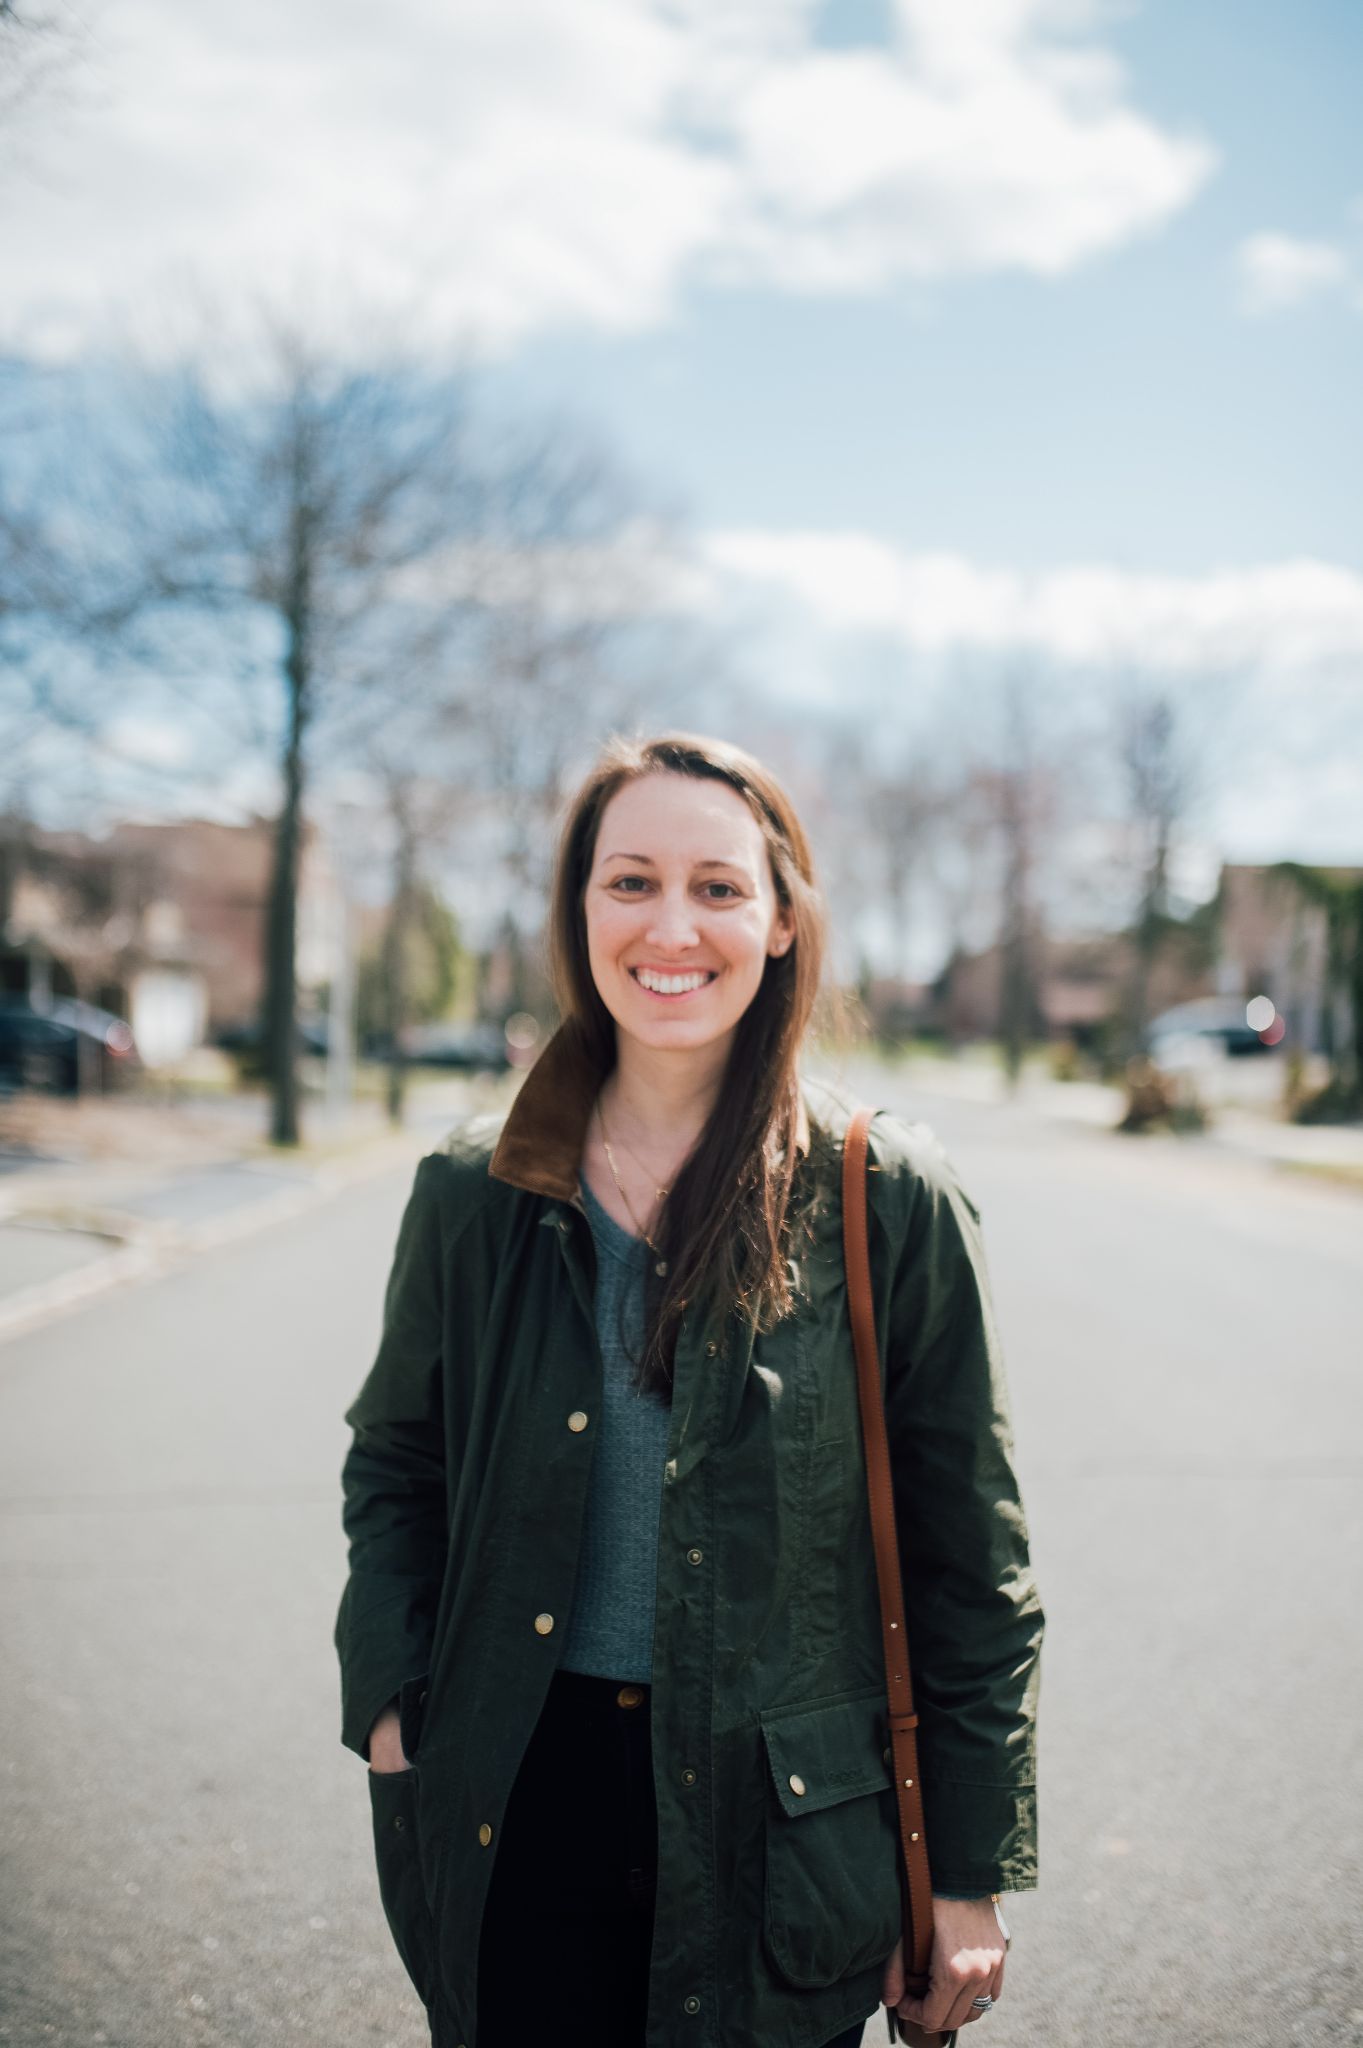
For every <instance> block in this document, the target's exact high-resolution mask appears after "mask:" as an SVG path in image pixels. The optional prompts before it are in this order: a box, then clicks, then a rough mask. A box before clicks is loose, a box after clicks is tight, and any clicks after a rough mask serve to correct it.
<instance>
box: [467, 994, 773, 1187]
mask: <svg viewBox="0 0 1363 2048" xmlns="http://www.w3.org/2000/svg"><path fill="white" fill-rule="evenodd" d="M604 1079H605V1075H604V1073H601V1072H598V1071H597V1069H596V1068H595V1066H594V1065H593V1063H592V1062H591V1060H590V1059H589V1058H588V1056H587V1054H586V1051H585V1050H584V1048H583V1045H582V1041H581V1039H580V1037H579V1035H578V1033H577V1032H576V1031H575V1030H574V1029H573V1028H572V1027H571V1025H568V1024H560V1026H559V1028H558V1030H557V1031H555V1033H554V1034H553V1036H552V1038H550V1040H549V1042H548V1044H547V1045H546V1046H545V1048H544V1051H543V1052H542V1053H541V1054H540V1056H539V1058H538V1059H537V1060H536V1062H535V1064H534V1066H533V1067H532V1068H531V1069H530V1072H529V1073H528V1074H527V1075H526V1077H525V1079H524V1081H522V1083H521V1086H520V1091H519V1093H518V1094H517V1096H516V1099H515V1101H514V1102H513V1103H512V1105H511V1108H510V1109H509V1111H508V1112H507V1117H506V1122H505V1123H504V1124H503V1126H502V1130H501V1135H500V1137H499V1138H498V1140H497V1143H496V1146H495V1148H494V1150H493V1154H492V1158H491V1160H490V1161H489V1163H488V1172H489V1173H490V1174H491V1175H492V1176H493V1177H494V1179H496V1180H505V1181H510V1183H511V1185H512V1186H513V1187H517V1188H528V1189H529V1190H530V1192H531V1193H532V1194H537V1195H552V1196H553V1197H554V1199H555V1200H556V1201H560V1202H571V1201H573V1200H574V1199H575V1198H576V1196H577V1180H578V1169H579V1167H580V1165H581V1163H582V1148H583V1145H584V1143H585V1142H586V1136H587V1122H588V1119H589V1118H590V1116H591V1113H592V1105H593V1103H594V1102H595V1101H596V1097H597V1092H598V1090H599V1089H600V1086H601V1083H602V1081H603V1080H604ZM809 1143H810V1139H809V1117H808V1115H807V1113H806V1110H805V1105H804V1097H803V1092H802V1093H801V1097H800V1108H799V1119H798V1123H797V1126H796V1132H795V1150H796V1153H797V1155H798V1154H800V1153H804V1152H808V1150H809Z"/></svg>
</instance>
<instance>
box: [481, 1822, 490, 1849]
mask: <svg viewBox="0 0 1363 2048" xmlns="http://www.w3.org/2000/svg"><path fill="white" fill-rule="evenodd" d="M478 1839H479V1841H480V1842H481V1843H482V1845H483V1847H484V1848H485V1849H486V1847H487V1845H488V1843H489V1842H490V1841H491V1840H492V1829H491V1828H490V1827H489V1826H488V1824H487V1822H486V1821H484V1822H483V1825H482V1826H481V1827H480V1828H479V1830H478Z"/></svg>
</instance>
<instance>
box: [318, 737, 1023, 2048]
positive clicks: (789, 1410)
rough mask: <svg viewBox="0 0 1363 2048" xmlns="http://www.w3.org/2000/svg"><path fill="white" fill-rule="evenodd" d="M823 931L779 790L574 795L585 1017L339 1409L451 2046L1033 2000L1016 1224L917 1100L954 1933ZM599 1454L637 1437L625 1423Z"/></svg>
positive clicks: (914, 1331)
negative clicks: (917, 1936) (1012, 1989)
mask: <svg viewBox="0 0 1363 2048" xmlns="http://www.w3.org/2000/svg"><path fill="white" fill-rule="evenodd" d="M823 936H824V933H823V919H822V911H821V907H820V902H819V897H818V893H817V889H816V885H815V880H814V872H813V865H812V861H811V858H810V851H809V847H808V844H807V841H806V838H805V834H804V831H803V829H802V827H801V825H800V822H799V820H798V818H797V816H796V814H795V811H794V809H793V807H792V805H791V802H790V799H789V797H788V796H787V795H786V794H785V792H784V791H783V790H782V789H781V788H780V786H779V784H778V783H777V782H776V781H775V779H774V778H773V777H772V776H771V775H770V774H768V773H767V772H766V771H765V770H764V769H763V768H762V767H761V766H760V765H759V764H758V763H757V762H756V761H755V760H753V759H752V758H751V757H750V756H749V755H747V754H745V753H743V752H741V751H740V750H739V749H737V748H734V747H730V746H727V745H723V744H720V743H718V742H715V741H710V740H706V739H701V738H697V737H695V736H692V735H673V736H671V737H668V738H664V739H659V740H653V741H649V742H647V743H643V742H634V741H625V740H616V741H613V742H612V743H611V744H610V745H609V746H608V747H607V748H606V750H605V752H604V754H603V755H602V757H601V759H600V760H599V761H598V763H597V765H596V766H595V768H594V769H593V771H592V772H591V774H590V775H589V776H588V777H587V779H586V781H585V783H584V784H583V786H582V788H581V789H580V790H579V792H578V794H577V796H576V799H575V800H574V802H573V804H572V805H571V807H570V811H569V815H568V819H567V823H566V826H565V829H564V832H563V837H562V841H561V844H560V848H559V859H558V867H557V874H556V880H555V886H554V895H553V904H552V914H551V943H552V953H553V963H554V968H555V974H556V980H557V984H558V990H559V996H560V1001H561V1006H562V1009H563V1014H564V1022H563V1024H562V1025H561V1026H560V1028H559V1030H558V1031H557V1032H556V1033H555V1035H554V1036H553V1038H552V1039H551V1040H550V1042H549V1044H548V1045H547V1046H546V1048H545V1050H544V1052H543V1054H542V1055H541V1057H540V1059H539V1061H538V1062H537V1064H536V1065H535V1067H534V1068H533V1069H532V1071H531V1072H530V1074H529V1075H528V1076H527V1078H526V1080H525V1082H524V1083H523V1085H522V1087H521V1090H520V1092H519V1094H518V1095H517V1097H516V1099H515V1102H514V1103H513V1105H512V1108H511V1110H510V1112H509V1114H508V1115H507V1117H506V1119H505V1121H504V1123H503V1124H502V1126H501V1127H500V1129H498V1128H495V1127H494V1128H488V1127H485V1126H484V1125H483V1124H482V1123H481V1122H479V1121H470V1122H468V1123H466V1124H465V1125H464V1126H463V1127H461V1128H460V1129H458V1130H457V1131H456V1132H455V1133H454V1134H453V1135H452V1136H451V1137H450V1138H449V1140H448V1141H447V1142H446V1144H445V1146H444V1147H443V1148H442V1149H441V1150H440V1151H438V1152H434V1153H432V1154H430V1155H429V1156H428V1157H427V1158H425V1159H423V1160H422V1162H421V1164H420V1166H419V1167H418V1169H417V1174H416V1180H415V1184H414V1187H413V1190H412V1194H411V1197H410V1200H409V1202H408V1205H407V1210H406V1213H405V1215H404V1218H403V1222H402V1226H401V1230H400V1233H399V1238H398V1245H397V1251H396V1255H395V1259H394V1263H393V1267H392V1272H391V1276H390V1279H389V1283H388V1290H387V1296H386V1303H385V1315H384V1329H383V1337H382V1341H381V1344H380V1347H379V1351H378V1355H377V1358H376V1360H375V1363H374V1365H373V1368H372V1370H371V1372H370V1374H369V1376H368V1378H367V1380H366V1381H365V1384H364V1386H363V1388H362V1389H361V1391H360V1393H359V1395H358V1397H357V1399H356V1400H355V1402H354V1403H353V1404H352V1406H351V1408H350V1409H349V1410H348V1412H347V1416H346V1420H347V1422H348V1423H349V1424H350V1426H351V1428H352V1430H353V1432H354V1435H353V1442H352V1445H351V1448H350V1450H349V1453H348V1455H347V1458H346V1462H345V1467H344V1472H343V1486H344V1493H345V1508H344V1520H345V1527H346V1531H347V1534H348V1536H349V1538H350V1577H349V1580H348V1583H347V1585H346V1588H345V1592H344V1595H343V1598H342V1602H341V1609H340V1613H339V1616H338V1618H337V1625H336V1644H337V1649H338V1653H339V1656H340V1660H341V1675H342V1693H343V1727H342V1739H343V1741H344V1742H345V1743H346V1744H347V1746H348V1747H350V1748H351V1749H353V1750H355V1751H356V1753H357V1754H358V1755H360V1756H364V1757H366V1758H367V1759H368V1761H369V1765H370V1772H369V1786H370V1794H371V1799H372V1804H373V1820H374V1830H375V1844H376V1853H377V1861H378V1871H379V1884H380V1892H381V1895H382V1899H383V1904H384V1908H385V1911H386V1914H387V1917H388V1920H389V1924H390V1927H391V1929H392V1932H393V1935H394V1938H395V1941H396V1944H397V1947H398V1949H399V1952H400V1954H401V1956H402V1959H403V1961H404V1963H405V1964H406V1967H407V1969H408V1972H409V1974H410V1975H411V1977H412V1980H413V1982H414V1983H415V1985H416V1987H417V1990H418V1991H419V1992H420V1994H421V1997H422V2000H423V2002H424V2004H425V2005H426V2007H427V2010H428V2014H429V2018H430V2024H431V2034H432V2040H433V2042H434V2044H435V2048H512V2044H513V2042H514V2043H517V2044H519V2043H521V2042H522V2041H523V2040H524V2039H526V2038H528V2036H529V2034H530V2032H531V2031H532V2030H534V2029H537V2028H538V2027H540V2026H541V2025H547V2026H548V2027H550V2028H551V2029H552V2031H553V2036H554V2039H555V2040H556V2041H557V2042H559V2043H560V2044H561V2043H564V2042H565V2041H566V2042H567V2043H569V2044H574V2048H575V2044H578V2043H581V2044H583V2048H586V2044H590V2048H672V2044H674V2043H677V2044H683V2048H686V2044H691V2043H696V2044H698V2048H699V2044H701V2043H704V2044H705V2048H740V2044H741V2048H750V2044H755V2043H757V2044H761V2048H781V2044H790V2048H823V2044H825V2043H827V2044H830V2048H852V2044H854V2043H856V2042H857V2041H858V2040H859V2039H860V2037H861V2031H862V2024H863V2022H864V2020H865V2019H866V2017H867V2015H868V2014H869V2013H870V2012H872V2011H873V2010H874V2008H875V2005H876V2003H877V2000H880V2001H882V2002H883V2003H884V2004H885V2005H886V2006H887V2007H893V2008H895V2009H897V2011H898V2013H899V2014H900V2016H901V2017H902V2018H905V2019H908V2020H913V2021H916V2022H918V2023H919V2024H921V2025H923V2026H926V2027H928V2028H930V2029H932V2030H934V2031H938V2030H940V2031H946V2030H948V2029H951V2028H954V2027H958V2026H961V2025H964V2024H967V2023H969V2022H970V2021H972V2020H975V2019H978V2018H979V2017H981V2016H982V2014H983V2013H986V2012H987V2011H988V2010H989V2007H990V2004H991V2003H992V2002H997V2000H998V1999H999V1997H1000V1995H1001V1992H1002V1988H1003V1973H1004V1948H1005V1938H1004V1935H1003V1933H1002V1932H1001V1926H1002V1923H1001V1921H1000V1919H999V1916H998V1914H997V1911H996V1903H995V1901H996V1895H997V1894H998V1893H999V1892H1000V1891H1003V1890H1023V1889H1028V1888H1030V1887H1032V1886H1034V1885H1035V1883H1036V1807H1035V1796H1036V1795H1035V1716H1036V1704H1037V1693H1038V1685H1039V1653H1040V1644H1041V1635H1042V1629H1043V1620H1044V1617H1043V1613H1042V1608H1041V1605H1040V1602H1039V1599H1038V1597H1037V1591H1036V1586H1035V1581H1034V1577H1033V1574H1032V1570H1031V1565H1030V1560H1029V1554H1028V1538H1027V1529H1026V1522H1025V1517H1024V1514H1023V1508H1022V1502H1021V1499H1020V1497H1019V1493H1018V1488H1017V1483H1016V1479H1015V1476H1014V1473H1013V1469H1012V1463H1011V1451H1012V1436H1011V1424H1010V1418H1009V1410H1008V1398H1007V1390H1006V1386H1005V1382H1004V1377H1003V1368H1002V1364H1001V1360H1000V1356H999V1350H998V1343H997V1338H996V1334H995V1330H994V1324H993V1318H992V1312H991V1309H990V1305H989V1296H988V1289H987V1283H986V1279H985V1273H984V1265H983V1255H982V1251H981V1245H980V1237H979V1229H978V1224H979V1218H978V1213H977V1211H976V1210H975V1208H974V1207H973V1205H972V1204H971V1202H970V1201H969V1199H968V1197H967V1196H966V1195H965V1194H964V1193H963V1192H962V1190H961V1188H960V1186H959V1184H958V1182H957V1180H956V1178H955V1176H954V1174H953V1172H952V1170H951V1167H950V1165H949V1164H948V1162H947V1161H946V1159H945V1158H944V1156H943V1154H942V1152H941V1150H940V1148H939V1147H938V1146H937V1144H936V1143H935V1141H934V1140H933V1138H932V1137H931V1134H930V1133H928V1132H927V1131H926V1130H925V1129H924V1128H923V1127H922V1126H917V1125H908V1124H906V1123H904V1122H903V1121H901V1120H900V1119H899V1118H898V1117H895V1116H892V1115H888V1114H884V1113H882V1114H879V1115H878V1116H877V1117H876V1119H875V1122H874V1123H873V1125H872V1128H871V1162H872V1171H871V1173H870V1175H869V1177H868V1193H869V1199H870V1216H871V1221H870V1229H871V1254H872V1268H873V1278H874V1282H875V1287H876V1298H877V1303H878V1306H879V1324H880V1340H881V1355H882V1360H883V1367H882V1369H883V1373H884V1377H885V1389H886V1392H885V1399H886V1415H887V1424H888V1431H889V1439H890V1448H891V1461H892V1470H893V1477H894V1491H895V1500H896V1511H897V1516H898V1526H899V1536H900V1544H901V1550H902V1554H903V1567H904V1582H905V1601H906V1616H907V1622H908V1628H909V1633H910V1649H911V1653H912V1658H913V1672H914V1680H915V1691H916V1695H917V1700H916V1704H917V1708H918V1713H919V1717H920V1721H919V1729H918V1741H919V1755H920V1761H921V1766H922V1771H923V1794H924V1801H925V1809H926V1827H927V1843H928V1850H929V1856H930V1860H931V1868H932V1879H933V1893H934V1920H935V1933H934V1945H933V1956H932V1964H931V1984H930V1987H929V1990H928V1992H927V1994H926V1995H925V1997H923V1998H921V1999H920V1998H915V1997H913V1996H904V1980H903V1971H902V1963H901V1951H900V1946H899V1943H898V1939H897V1937H898V1931H899V1928H900V1924H901V1894H900V1849H899V1841H898V1832H897V1809H896V1803H895V1795H894V1790H893V1786H892V1782H891V1776H890V1770H889V1755H890V1752H889V1750H888V1749H887V1748H886V1747H885V1744H886V1741H887V1735H886V1729H885V1706H886V1703H885V1687H884V1670H883V1664H882V1645H881V1634H880V1619H879V1609H878V1605H877V1594H876V1586H875V1574H874V1564H873V1554H872V1549H871V1538H870V1525H869V1516H868V1513H867V1505H866V1490H865V1489H866V1474H865V1465H864V1462H863V1453H862V1448H861V1430H860V1415H859V1411H858V1405H857V1385H856V1370H855V1364H854V1360H853V1353H852V1345H851V1336H850V1330H849V1327H848V1320H847V1295H846V1285H845V1278H844V1272H843V1264H842V1243H841V1220H840V1199H841V1198H840V1190H839V1182H838V1173H839V1166H840V1145H841V1138H842V1134H843V1132H844V1130H845V1127H846V1123H847V1120H848V1116H849V1114H850V1105H849V1104H848V1103H847V1101H845V1100H844V1099H843V1098H842V1096H841V1095H840V1094H839V1093H838V1092H837V1091H836V1090H832V1089H829V1088H824V1087H819V1086H817V1085H815V1084H814V1083H813V1082H812V1081H810V1080H808V1079H806V1078H804V1077H802V1076H801V1074H800V1072H799V1070H798V1056H799V1054H800V1051H801V1047H802V1044H803V1041H804V1036H805V1033H806V1029H807V1027H808V1024H809V1019H810V1013H811V1009H812V1006H813V1003H814V999H815V996H816V993H817V990H818V987H819V982H820V973H821V965H822V951H823ZM598 1439H599V1442H598Z"/></svg>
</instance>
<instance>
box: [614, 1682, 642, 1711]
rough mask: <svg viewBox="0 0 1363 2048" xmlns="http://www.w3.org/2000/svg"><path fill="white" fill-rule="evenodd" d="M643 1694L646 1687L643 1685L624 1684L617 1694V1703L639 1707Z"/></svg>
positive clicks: (623, 1705) (619, 1705) (621, 1705)
mask: <svg viewBox="0 0 1363 2048" xmlns="http://www.w3.org/2000/svg"><path fill="white" fill-rule="evenodd" d="M643 1696H644V1689H643V1687H642V1686H641V1685H622V1686H621V1688H620V1690H619V1692H618V1693H617V1694H616V1695H615V1704H616V1705H617V1706H618V1707H637V1706H638V1704H639V1702H640V1700H642V1698H643Z"/></svg>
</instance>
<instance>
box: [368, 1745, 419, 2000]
mask: <svg viewBox="0 0 1363 2048" xmlns="http://www.w3.org/2000/svg"><path fill="white" fill-rule="evenodd" d="M369 1803H370V1806H371V1808H372V1810H373V1816H374V1855H375V1861H376V1863H377V1867H378V1879H379V1897H380V1899H381V1900H382V1901H383V1911H384V1917H385V1918H386V1920H387V1922H388V1926H389V1930H390V1932H391V1934H392V1936H393V1944H394V1946H395V1947H396V1949H397V1952H398V1954H399V1956H400V1957H401V1958H402V1963H403V1967H404V1968H405V1970H406V1972H407V1974H408V1976H409V1977H410V1978H411V1980H412V1982H413V1984H414V1985H415V1986H416V1989H417V1991H418V1993H419V1994H420V1997H421V2002H422V2004H423V2005H425V2006H427V2007H429V2005H430V2003H431V1998H432V1993H433V1989H434V1985H433V1977H434V1963H435V1923H434V1920H433V1918H432V1914H431V1909H430V1905H429V1902H428V1900H427V1898H426V1887H425V1883H424V1881H423V1879H422V1875H421V1856H420V1850H419V1844H418V1839H417V1772H416V1769H415V1767H412V1768H410V1769H408V1770H405V1771H374V1770H371V1771H370V1773H369Z"/></svg>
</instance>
